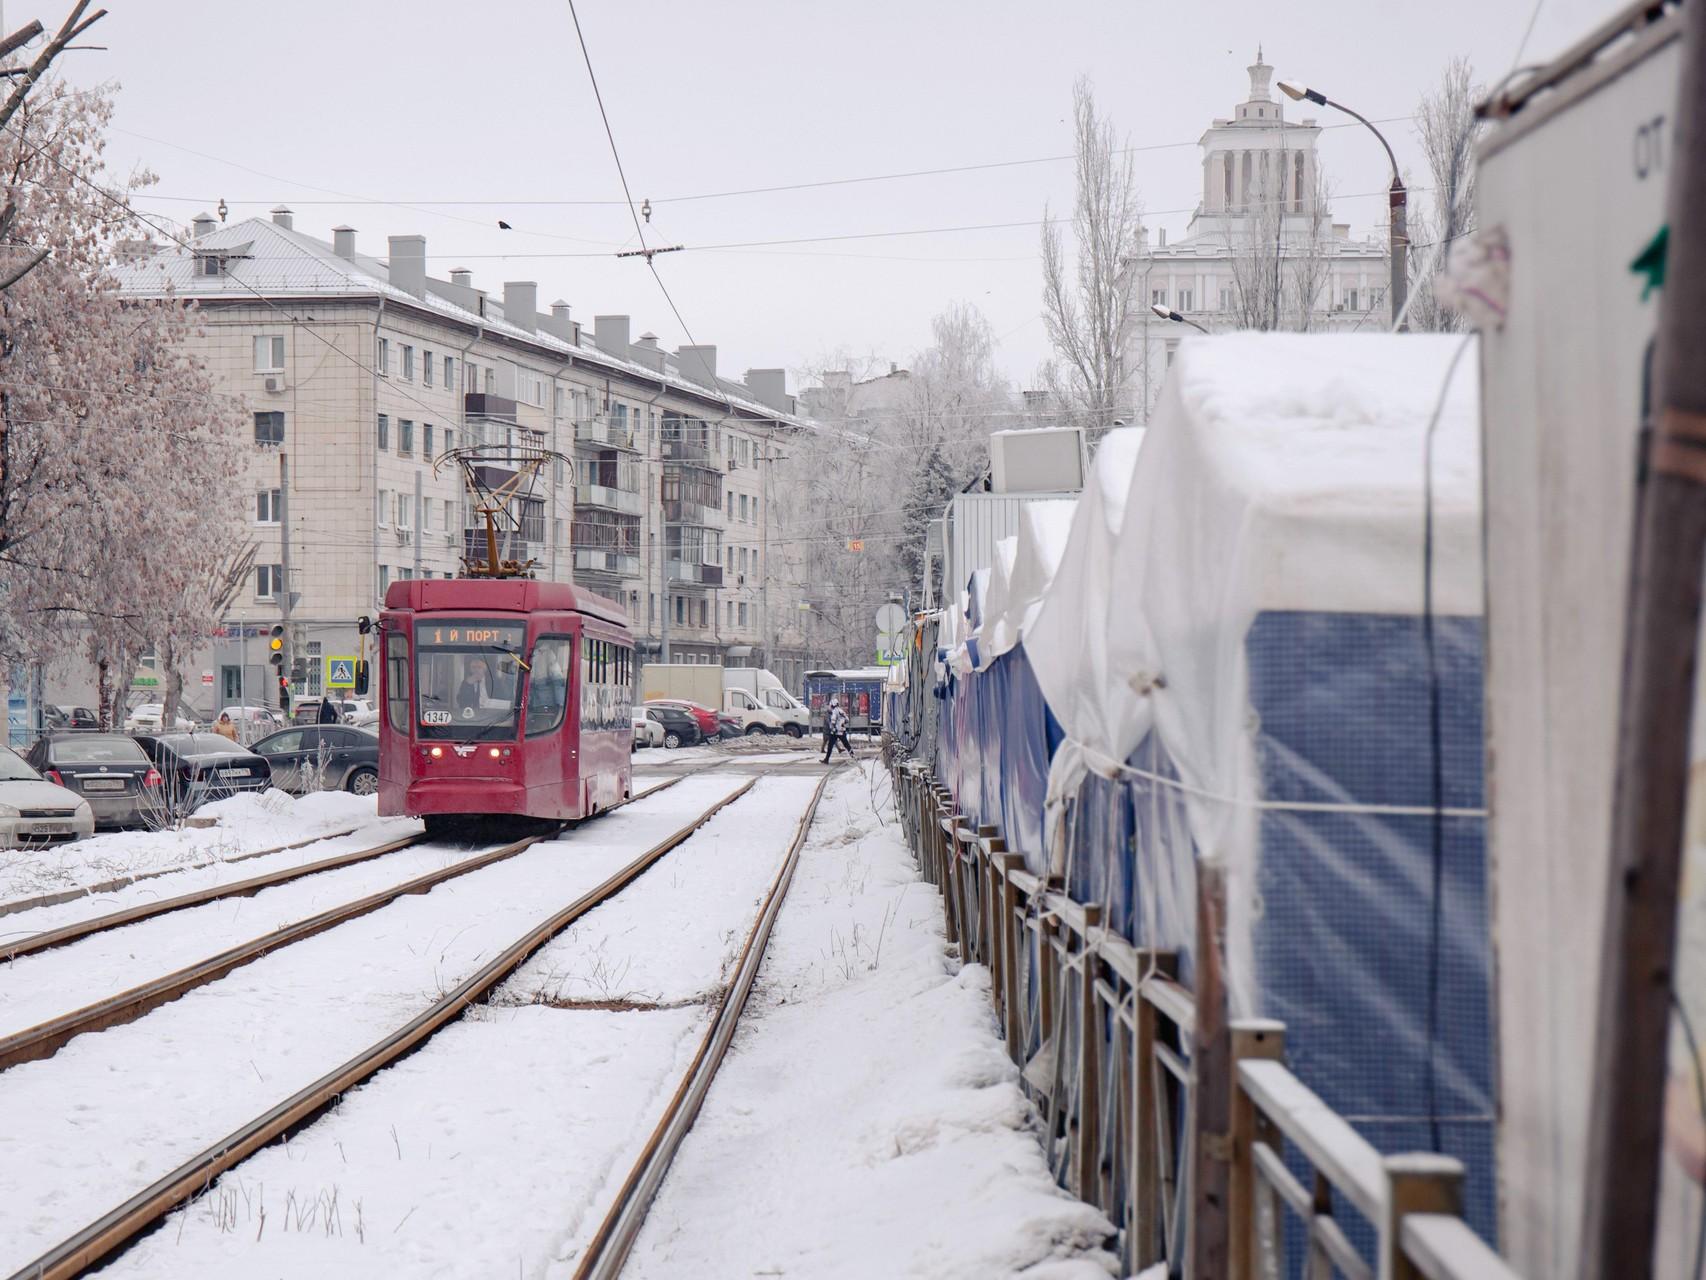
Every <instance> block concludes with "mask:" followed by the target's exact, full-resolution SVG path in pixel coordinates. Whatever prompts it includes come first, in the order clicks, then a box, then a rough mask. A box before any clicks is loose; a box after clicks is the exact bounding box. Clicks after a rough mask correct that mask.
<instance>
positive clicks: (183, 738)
mask: <svg viewBox="0 0 1706 1280" xmlns="http://www.w3.org/2000/svg"><path fill="white" fill-rule="evenodd" d="M136 742H137V745H138V746H140V747H141V748H142V749H143V750H144V751H146V752H147V753H148V755H149V758H150V759H152V760H153V761H154V764H155V767H156V768H158V769H159V770H160V777H161V780H162V782H163V784H164V786H165V789H166V799H167V801H168V803H169V804H170V806H171V811H172V812H173V813H174V814H177V815H179V816H182V815H183V814H186V813H194V812H195V811H196V810H197V809H199V808H201V806H202V805H204V804H206V803H207V802H208V801H209V800H224V799H226V798H227V797H229V796H234V795H237V794H239V793H240V792H244V791H265V790H266V789H267V788H268V787H270V786H272V770H271V769H270V768H268V767H267V762H266V760H265V759H263V758H262V757H260V756H257V755H256V754H255V753H254V752H253V751H251V750H249V748H247V747H245V746H242V745H240V744H238V743H235V742H233V741H231V739H230V738H227V737H224V736H223V735H221V734H217V733H151V734H138V735H137V738H136Z"/></svg>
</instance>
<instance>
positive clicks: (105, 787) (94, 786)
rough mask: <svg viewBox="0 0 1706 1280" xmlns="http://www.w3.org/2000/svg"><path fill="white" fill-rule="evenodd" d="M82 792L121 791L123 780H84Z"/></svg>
mask: <svg viewBox="0 0 1706 1280" xmlns="http://www.w3.org/2000/svg"><path fill="white" fill-rule="evenodd" d="M83 790H85V791H123V790H124V779H123V778H84V779H83Z"/></svg>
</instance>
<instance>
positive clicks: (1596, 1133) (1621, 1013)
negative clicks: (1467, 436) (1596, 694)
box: [1581, 4, 1706, 1280]
mask: <svg viewBox="0 0 1706 1280" xmlns="http://www.w3.org/2000/svg"><path fill="white" fill-rule="evenodd" d="M1682 22H1683V29H1682V54H1681V57H1682V68H1681V72H1680V83H1679V89H1678V94H1677V124H1676V129H1675V132H1674V134H1673V137H1674V138H1675V143H1674V146H1673V147H1672V149H1671V152H1670V156H1671V163H1672V169H1671V176H1670V190H1669V192H1668V207H1667V213H1668V214H1669V218H1668V225H1669V236H1668V245H1667V257H1668V261H1667V263H1666V270H1665V284H1664V292H1663V295H1662V297H1661V298H1660V300H1659V328H1658V338H1657V350H1656V358H1655V360H1654V364H1653V368H1654V369H1655V370H1656V379H1657V381H1656V390H1655V393H1654V394H1653V396H1652V400H1651V406H1652V408H1651V412H1650V413H1649V414H1648V417H1647V421H1646V422H1645V423H1643V427H1644V430H1643V431H1642V433H1641V440H1642V450H1643V452H1642V458H1641V469H1640V472H1639V481H1638V484H1639V489H1638V491H1637V496H1636V502H1637V514H1636V523H1635V536H1634V545H1633V547H1632V549H1631V553H1630V554H1631V561H1632V564H1631V572H1630V578H1629V614H1628V621H1627V624H1626V628H1625V632H1624V637H1625V638H1624V660H1623V690H1622V701H1621V705H1620V711H1619V725H1618V742H1617V782H1616V787H1615V790H1614V792H1613V801H1612V827H1611V857H1610V859H1609V863H1610V866H1609V876H1608V880H1607V892H1606V900H1605V931H1604V934H1603V937H1602V939H1601V947H1600V969H1599V1013H1598V1020H1597V1023H1596V1026H1595V1036H1594V1082H1593V1087H1592V1089H1591V1090H1590V1091H1589V1095H1588V1096H1589V1097H1590V1098H1591V1100H1592V1102H1591V1106H1592V1115H1591V1117H1590V1121H1589V1129H1588V1155H1587V1162H1586V1169H1587V1178H1586V1188H1585V1192H1586V1200H1585V1203H1584V1205H1583V1208H1582V1221H1583V1224H1584V1226H1583V1232H1582V1248H1581V1256H1582V1260H1583V1267H1582V1272H1581V1274H1582V1276H1583V1280H1642V1278H1643V1277H1648V1276H1651V1275H1652V1274H1653V1249H1654V1244H1655V1235H1656V1232H1657V1226H1658V1191H1659V1185H1660V1159H1661V1156H1662V1153H1663V1149H1664V1105H1665V1073H1666V1063H1667V1055H1666V1047H1667V1044H1668V1041H1669V1037H1670V1029H1671V1006H1672V1002H1673V1000H1674V999H1675V997H1674V995H1673V994H1672V991H1673V989H1672V975H1673V973H1674V971H1675V970H1674V963H1675V950H1676V904H1677V890H1678V885H1679V881H1680V876H1681V864H1682V850H1683V839H1684V824H1683V817H1684V813H1685V810H1686V805H1687V799H1688V794H1687V793H1688V764H1689V761H1688V754H1689V731H1690V718H1691V715H1692V712H1693V709H1694V699H1695V692H1694V691H1695V674H1696V673H1695V670H1694V660H1695V651H1696V649H1695V647H1696V645H1697V644H1698V642H1699V636H1700V587H1701V571H1702V569H1703V568H1706V364H1702V362H1701V360H1700V358H1699V357H1700V352H1701V350H1702V349H1703V347H1706V136H1703V135H1706V5H1701V4H1691V5H1685V6H1684V7H1683V11H1682Z"/></svg>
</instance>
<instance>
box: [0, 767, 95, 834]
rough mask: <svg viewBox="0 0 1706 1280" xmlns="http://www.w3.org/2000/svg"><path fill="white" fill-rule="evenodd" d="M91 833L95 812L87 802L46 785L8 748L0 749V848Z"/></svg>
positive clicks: (71, 792) (71, 793) (52, 785)
mask: <svg viewBox="0 0 1706 1280" xmlns="http://www.w3.org/2000/svg"><path fill="white" fill-rule="evenodd" d="M94 834H95V812H94V810H93V809H91V808H90V807H89V802H88V801H87V800H85V799H83V797H82V796H80V795H78V794H77V793H76V792H75V791H70V790H67V789H66V788H65V787H61V786H56V785H54V784H53V783H51V782H48V781H47V780H46V779H44V778H43V777H42V776H41V774H39V773H37V772H36V771H35V770H34V769H32V768H30V766H29V765H27V764H25V763H24V761H23V759H22V758H21V757H19V755H18V753H17V752H15V751H13V750H12V749H11V748H10V747H0V849H21V848H26V847H30V846H34V845H39V844H47V843H49V842H51V841H54V840H77V839H80V838H81V837H83V836H92V835H94Z"/></svg>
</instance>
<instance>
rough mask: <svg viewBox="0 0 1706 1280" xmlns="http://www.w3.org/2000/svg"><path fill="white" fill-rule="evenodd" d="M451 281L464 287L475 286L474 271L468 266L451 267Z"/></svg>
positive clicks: (470, 287)
mask: <svg viewBox="0 0 1706 1280" xmlns="http://www.w3.org/2000/svg"><path fill="white" fill-rule="evenodd" d="M450 283H451V284H459V285H461V286H462V287H463V288H464V289H472V288H473V287H474V273H473V272H472V271H470V270H468V268H467V267H452V268H450Z"/></svg>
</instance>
